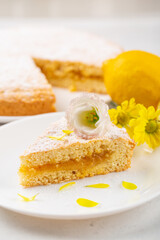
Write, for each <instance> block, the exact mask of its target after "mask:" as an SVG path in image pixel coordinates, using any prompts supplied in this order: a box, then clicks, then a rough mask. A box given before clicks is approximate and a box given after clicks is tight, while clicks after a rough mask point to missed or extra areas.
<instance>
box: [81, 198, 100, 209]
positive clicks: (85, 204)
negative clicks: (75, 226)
mask: <svg viewBox="0 0 160 240" xmlns="http://www.w3.org/2000/svg"><path fill="white" fill-rule="evenodd" d="M77 203H78V204H79V205H80V206H82V207H95V206H97V205H98V204H99V203H97V202H94V201H92V200H89V199H86V198H78V199H77Z"/></svg>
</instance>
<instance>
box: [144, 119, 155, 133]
mask: <svg viewBox="0 0 160 240" xmlns="http://www.w3.org/2000/svg"><path fill="white" fill-rule="evenodd" d="M157 128H158V124H157V121H156V120H149V121H148V123H147V125H146V127H145V130H146V132H147V133H154V132H156V130H157Z"/></svg>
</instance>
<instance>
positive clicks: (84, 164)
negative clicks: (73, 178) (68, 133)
mask: <svg viewBox="0 0 160 240" xmlns="http://www.w3.org/2000/svg"><path fill="white" fill-rule="evenodd" d="M112 154H113V152H111V151H109V150H108V151H107V150H106V151H104V152H102V153H100V154H96V153H95V154H94V155H93V156H90V157H84V158H82V159H81V160H80V161H76V160H69V161H67V162H63V163H57V164H56V163H54V164H45V165H42V166H37V167H33V168H28V167H26V166H24V165H22V166H21V168H20V170H19V172H20V173H23V174H28V175H34V174H39V173H41V172H45V171H63V170H64V171H68V170H71V171H73V173H74V172H75V174H76V170H85V169H87V168H89V167H92V166H93V167H94V166H96V165H98V164H100V163H102V162H103V161H107V159H108V161H109V159H110V157H111V155H112Z"/></svg>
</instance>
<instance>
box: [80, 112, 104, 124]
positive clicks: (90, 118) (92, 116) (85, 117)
mask: <svg viewBox="0 0 160 240" xmlns="http://www.w3.org/2000/svg"><path fill="white" fill-rule="evenodd" d="M98 120H99V116H98V114H97V112H96V111H95V109H93V110H90V111H84V112H82V113H81V115H80V121H81V124H82V125H85V126H87V127H91V128H95V127H96V126H95V124H96V122H98Z"/></svg>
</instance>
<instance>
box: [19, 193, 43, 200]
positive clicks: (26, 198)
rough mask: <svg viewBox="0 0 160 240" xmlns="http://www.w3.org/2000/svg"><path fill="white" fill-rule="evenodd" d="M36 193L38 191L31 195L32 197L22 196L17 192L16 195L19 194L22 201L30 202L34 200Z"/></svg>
mask: <svg viewBox="0 0 160 240" xmlns="http://www.w3.org/2000/svg"><path fill="white" fill-rule="evenodd" d="M38 194H39V193H37V194H35V195H34V196H32V197H25V196H23V195H21V194H19V193H18V196H20V197H21V198H22V199H23V201H25V202H31V201H34V200H35V198H36V197H37V195H38Z"/></svg>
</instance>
